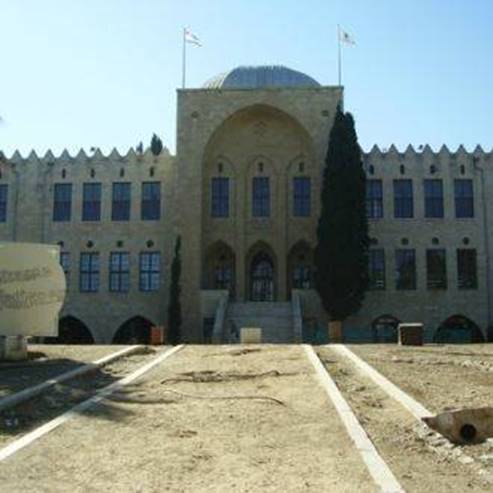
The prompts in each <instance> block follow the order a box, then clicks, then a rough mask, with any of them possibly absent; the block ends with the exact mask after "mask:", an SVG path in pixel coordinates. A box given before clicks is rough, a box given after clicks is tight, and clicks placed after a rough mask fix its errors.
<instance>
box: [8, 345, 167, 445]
mask: <svg viewBox="0 0 493 493" xmlns="http://www.w3.org/2000/svg"><path fill="white" fill-rule="evenodd" d="M164 349H165V348H164V347H160V348H159V351H162V350H164ZM157 351H158V350H157V349H151V348H144V349H143V350H142V352H141V353H138V354H132V355H129V356H125V357H122V358H119V359H117V360H115V361H114V362H112V363H109V364H108V365H105V366H104V367H103V368H100V369H96V370H93V371H91V372H89V373H86V374H84V375H82V376H80V377H77V378H72V379H70V380H67V381H66V382H63V383H62V384H57V385H55V386H54V387H52V388H51V389H50V390H49V391H47V392H44V393H43V394H41V395H39V396H37V397H35V398H33V399H31V400H29V401H26V402H23V403H22V404H19V405H18V406H16V407H11V408H8V409H5V410H3V411H1V412H0V446H4V445H6V444H7V443H9V442H11V441H13V440H15V439H16V438H19V437H20V436H21V435H23V434H24V433H26V432H28V431H30V430H31V429H33V428H35V427H37V426H40V425H41V424H43V423H45V422H47V421H49V420H50V419H53V418H54V417H56V416H58V415H60V414H62V413H63V412H65V411H66V410H68V409H69V408H70V407H72V406H74V405H75V404H77V403H78V402H81V401H83V400H85V399H87V398H89V397H90V396H91V395H93V394H94V392H95V390H96V389H98V388H101V387H104V386H106V385H109V384H111V383H113V382H114V381H115V380H118V379H120V378H122V377H124V376H125V375H127V374H129V373H130V372H132V371H134V370H135V369H136V368H137V367H139V366H140V365H143V364H144V363H146V362H147V361H150V360H151V359H153V358H154V357H156V355H157Z"/></svg>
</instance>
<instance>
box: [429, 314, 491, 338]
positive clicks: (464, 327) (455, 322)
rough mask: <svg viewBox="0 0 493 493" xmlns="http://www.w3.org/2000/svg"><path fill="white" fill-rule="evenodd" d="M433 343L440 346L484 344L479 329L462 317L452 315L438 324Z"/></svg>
mask: <svg viewBox="0 0 493 493" xmlns="http://www.w3.org/2000/svg"><path fill="white" fill-rule="evenodd" d="M433 342H438V343H442V344H452V343H456V344H457V343H459V344H460V343H468V342H485V341H484V335H483V333H482V332H481V329H480V328H479V327H478V326H477V325H476V324H475V323H474V322H473V321H472V320H470V319H469V318H467V317H465V316H464V315H452V316H451V317H449V318H447V320H445V321H444V322H442V323H441V324H440V326H439V327H438V329H437V330H436V331H435V334H434V336H433Z"/></svg>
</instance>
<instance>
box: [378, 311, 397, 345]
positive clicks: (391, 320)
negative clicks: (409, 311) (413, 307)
mask: <svg viewBox="0 0 493 493" xmlns="http://www.w3.org/2000/svg"><path fill="white" fill-rule="evenodd" d="M399 324H400V320H399V319H398V318H396V317H394V316H393V315H380V316H379V317H377V318H376V319H375V320H374V321H373V322H372V324H371V330H372V335H373V342H397V327H398V326H399Z"/></svg>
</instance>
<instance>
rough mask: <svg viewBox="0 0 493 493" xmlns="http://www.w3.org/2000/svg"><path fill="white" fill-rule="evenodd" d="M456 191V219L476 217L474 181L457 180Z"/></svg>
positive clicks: (455, 183)
mask: <svg viewBox="0 0 493 493" xmlns="http://www.w3.org/2000/svg"><path fill="white" fill-rule="evenodd" d="M454 189H455V217H474V192H473V186H472V180H466V179H460V180H455V182H454Z"/></svg>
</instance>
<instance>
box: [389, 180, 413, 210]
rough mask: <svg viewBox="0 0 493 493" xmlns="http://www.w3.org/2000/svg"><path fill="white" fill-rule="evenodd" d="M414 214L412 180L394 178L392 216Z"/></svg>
mask: <svg viewBox="0 0 493 493" xmlns="http://www.w3.org/2000/svg"><path fill="white" fill-rule="evenodd" d="M413 215H414V204H413V182H412V180H394V217H401V218H409V217H413Z"/></svg>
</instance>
